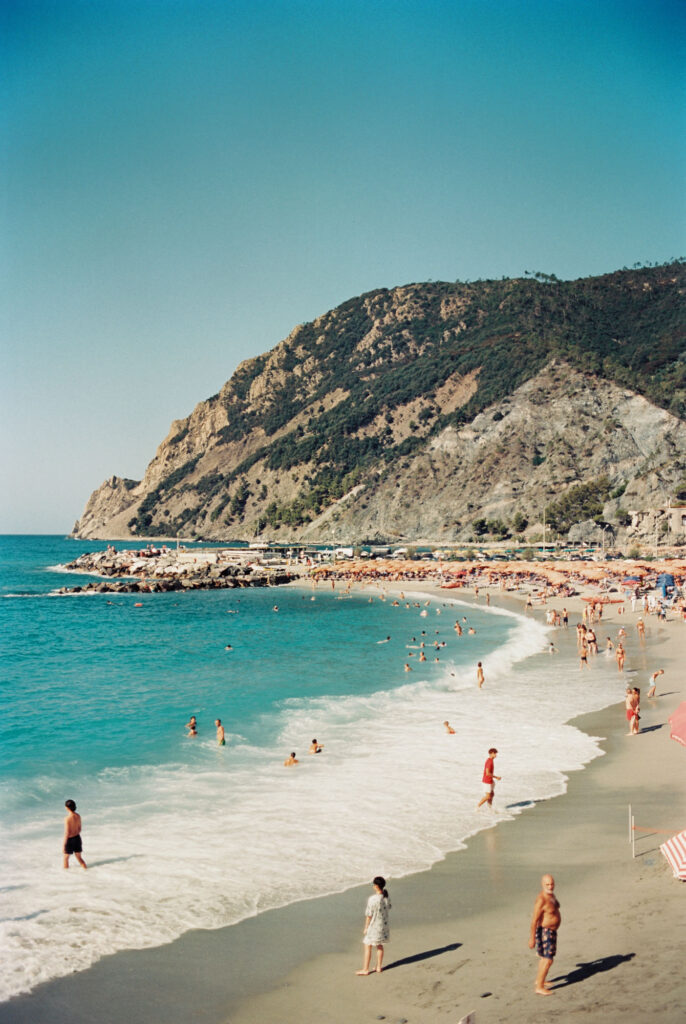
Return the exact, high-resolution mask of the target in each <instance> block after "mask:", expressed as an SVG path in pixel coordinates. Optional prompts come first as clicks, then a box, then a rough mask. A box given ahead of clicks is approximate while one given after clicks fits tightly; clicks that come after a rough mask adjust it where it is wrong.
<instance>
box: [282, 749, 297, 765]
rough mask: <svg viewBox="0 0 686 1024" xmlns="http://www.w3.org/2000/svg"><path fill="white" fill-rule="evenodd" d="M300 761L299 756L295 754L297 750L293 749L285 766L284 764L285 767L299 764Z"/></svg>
mask: <svg viewBox="0 0 686 1024" xmlns="http://www.w3.org/2000/svg"><path fill="white" fill-rule="evenodd" d="M299 763H300V762H299V761H298V759H297V757H296V756H295V751H294V750H291V752H290V754H289V755H288V757H287V758H286V760H285V761H284V763H283V766H284V768H290V767H291V765H292V764H299Z"/></svg>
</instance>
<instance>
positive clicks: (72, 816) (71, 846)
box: [62, 800, 86, 868]
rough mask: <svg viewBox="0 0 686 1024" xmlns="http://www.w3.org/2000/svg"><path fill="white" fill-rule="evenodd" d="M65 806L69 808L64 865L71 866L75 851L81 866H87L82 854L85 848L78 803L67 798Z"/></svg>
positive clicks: (65, 833)
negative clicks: (77, 808) (82, 839)
mask: <svg viewBox="0 0 686 1024" xmlns="http://www.w3.org/2000/svg"><path fill="white" fill-rule="evenodd" d="M64 806H65V807H66V808H67V816H66V818H65V819H64V845H63V847H62V852H63V853H64V867H65V868H68V867H69V858H70V857H71V855H72V853H73V854H74V856H75V857H76V859H77V861H78V862H79V864H80V865H81V867H82V868H85V867H86V862H85V861H84V859H83V857H82V856H81V851H82V849H83V846H82V843H81V815H80V814H77V813H76V804H75V803H74V801H73V800H65V801H64Z"/></svg>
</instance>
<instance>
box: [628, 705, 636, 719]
mask: <svg viewBox="0 0 686 1024" xmlns="http://www.w3.org/2000/svg"><path fill="white" fill-rule="evenodd" d="M635 714H636V712H635V711H634V709H633V708H627V709H626V719H627V722H630V721H631V719H632V718H633V717H634V715H635Z"/></svg>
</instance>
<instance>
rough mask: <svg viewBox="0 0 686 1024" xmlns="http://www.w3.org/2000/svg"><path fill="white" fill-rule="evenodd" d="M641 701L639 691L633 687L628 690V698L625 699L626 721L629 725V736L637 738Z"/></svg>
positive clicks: (628, 687)
mask: <svg viewBox="0 0 686 1024" xmlns="http://www.w3.org/2000/svg"><path fill="white" fill-rule="evenodd" d="M639 700H640V694H639V693H638V691H637V690H635V689H633V687H631V686H627V688H626V697H625V699H624V707H625V708H626V720H627V722H628V723H629V732H628V733H627V735H628V736H636V735H637V734H638V704H639Z"/></svg>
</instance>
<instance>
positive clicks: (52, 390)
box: [0, 0, 686, 532]
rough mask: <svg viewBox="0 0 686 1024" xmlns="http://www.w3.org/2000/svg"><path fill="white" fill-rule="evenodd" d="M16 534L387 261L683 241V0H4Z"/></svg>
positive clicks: (654, 254) (9, 515)
mask: <svg viewBox="0 0 686 1024" xmlns="http://www.w3.org/2000/svg"><path fill="white" fill-rule="evenodd" d="M0 17H1V18H2V23H1V24H0V29H1V32H0V37H1V38H0V61H1V67H0V195H1V197H2V224H1V225H0V234H1V239H0V266H1V271H2V272H1V285H0V287H1V290H2V291H1V294H0V309H1V312H0V317H1V318H2V319H1V321H0V331H1V337H2V353H1V358H2V363H1V365H2V385H1V391H0V407H1V409H2V422H1V424H0V430H1V436H2V498H1V499H0V532H62V531H65V532H66V531H68V530H69V529H71V526H72V524H73V522H74V520H75V519H76V518H77V516H78V515H79V514H80V513H81V510H82V508H83V505H84V503H85V501H86V499H87V498H88V496H89V494H90V492H91V490H93V489H94V488H95V487H97V486H98V485H99V484H100V483H101V482H102V480H104V479H105V478H106V477H108V476H110V475H111V474H112V473H116V474H117V475H120V476H129V477H134V478H136V479H138V478H140V476H141V475H142V473H143V471H144V469H145V466H146V464H147V462H148V461H149V460H150V458H151V457H152V456H153V454H154V451H155V448H156V446H157V445H158V444H159V442H160V441H161V440H162V439H163V437H164V436H165V435H166V433H167V430H168V428H169V425H170V423H171V421H172V419H176V418H179V417H182V416H185V415H187V414H188V413H189V412H190V411H191V410H192V408H193V407H194V405H195V404H196V403H197V402H198V401H201V400H202V399H205V398H207V397H208V396H209V395H211V394H214V393H215V392H216V391H218V390H219V388H220V387H221V385H222V384H223V383H224V381H225V380H227V379H228V378H229V377H230V375H231V374H232V373H233V371H234V369H235V368H236V366H237V364H238V363H239V362H240V361H241V360H242V359H244V358H246V357H248V356H252V355H257V354H258V353H260V352H264V351H266V350H268V349H269V348H271V347H272V346H273V345H274V344H276V343H277V342H278V341H279V340H281V338H283V337H285V336H286V335H287V334H288V333H289V331H290V330H291V328H292V327H293V326H294V325H295V324H297V323H300V322H303V321H307V320H311V319H312V318H314V317H315V316H317V315H319V314H320V313H323V312H325V311H326V310H328V309H330V308H332V307H334V306H336V305H338V303H340V302H342V301H344V300H345V299H347V298H350V297H351V296H353V295H358V294H360V293H361V292H364V291H368V290H370V289H372V288H376V287H380V286H386V287H389V286H393V285H398V284H404V283H407V282H409V281H423V280H427V279H429V278H433V279H435V280H437V279H443V280H450V281H454V280H457V279H462V280H464V279H475V278H479V277H500V276H501V275H508V276H510V275H513V276H514V275H520V274H522V273H523V272H524V271H525V270H532V271H537V270H542V271H545V272H548V273H555V274H557V275H558V276H559V277H564V278H572V277H581V276H586V275H588V274H598V273H603V272H606V271H612V270H615V269H617V268H619V267H622V266H631V265H632V264H633V263H635V262H638V261H641V262H644V261H651V262H652V261H660V262H661V261H663V260H667V259H670V258H672V257H675V256H681V255H684V254H685V252H686V246H685V245H684V238H685V227H686V216H685V205H684V183H685V175H684V171H685V169H686V155H685V147H686V142H685V140H686V130H685V129H686V123H685V121H686V118H685V117H684V100H685V91H684V85H685V81H684V70H685V57H684V28H685V24H686V7H685V6H684V5H683V4H681V3H674V2H661V0H646V2H634V0H621V2H610V0H589V2H585V0H531V2H525V0H518V2H517V0H481V2H476V0H450V2H440V0H393V2H391V0H362V2H356V0H344V2H336V0H319V2H315V0H311V2H300V0H249V2H243V0H235V2H232V0H226V2H223V3H220V2H216V3H211V2H206V0H176V2H174V0H157V2H152V0H148V2H145V0H132V2H123V0H122V2H112V0H88V2H85V0H84V2H80V3H76V2H72V0H55V2H43V3H39V2H32V0H3V2H2V4H1V5H0Z"/></svg>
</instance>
